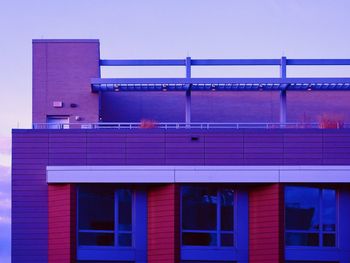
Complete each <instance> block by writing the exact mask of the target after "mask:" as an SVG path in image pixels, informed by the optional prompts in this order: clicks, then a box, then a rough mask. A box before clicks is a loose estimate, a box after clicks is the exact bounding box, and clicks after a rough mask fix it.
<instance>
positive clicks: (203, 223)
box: [182, 186, 217, 230]
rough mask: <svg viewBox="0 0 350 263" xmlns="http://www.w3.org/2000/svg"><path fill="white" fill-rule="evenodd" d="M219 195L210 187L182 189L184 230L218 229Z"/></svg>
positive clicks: (187, 187)
mask: <svg viewBox="0 0 350 263" xmlns="http://www.w3.org/2000/svg"><path fill="white" fill-rule="evenodd" d="M216 203H217V193H216V191H215V190H213V189H210V188H209V187H192V186H185V187H183V189H182V229H191V230H215V229H216V218H217V213H216Z"/></svg>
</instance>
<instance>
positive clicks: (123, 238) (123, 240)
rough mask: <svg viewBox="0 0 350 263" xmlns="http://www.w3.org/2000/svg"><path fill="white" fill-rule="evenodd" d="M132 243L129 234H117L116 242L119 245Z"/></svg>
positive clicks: (127, 245) (123, 245)
mask: <svg viewBox="0 0 350 263" xmlns="http://www.w3.org/2000/svg"><path fill="white" fill-rule="evenodd" d="M131 243H132V237H131V234H119V236H118V244H119V246H121V247H130V246H131Z"/></svg>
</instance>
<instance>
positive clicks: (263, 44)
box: [0, 0, 350, 263]
mask: <svg viewBox="0 0 350 263" xmlns="http://www.w3.org/2000/svg"><path fill="white" fill-rule="evenodd" d="M349 10H350V1H349V0H174V1H166V0H147V1H145V0H143V1H141V0H139V1H133V0H103V1H101V0H89V1H86V0H75V1H69V0H60V1H47V0H45V1H44V0H42V1H39V0H30V1H28V0H22V1H19V0H11V1H10V0H8V1H6V0H2V1H1V7H0V35H1V36H2V37H1V41H0V50H1V59H0V72H1V82H2V84H1V91H2V93H1V95H0V121H1V122H0V125H1V126H0V262H2V263H8V262H10V261H9V254H10V245H9V243H10V194H9V193H10V190H9V189H10V168H9V166H10V162H11V159H10V129H11V128H16V127H20V128H25V127H26V128H28V127H30V123H31V83H32V80H31V70H32V64H31V63H32V61H31V55H32V54H31V40H32V39H41V38H65V39H67V38H94V39H96V38H98V39H100V42H101V57H102V58H130V59H132V58H184V57H186V56H188V55H189V56H191V57H193V58H279V57H281V56H282V55H285V56H287V57H290V58H350V34H349V33H348V31H349V26H350V16H349V15H348V13H349ZM246 70H247V72H243V71H242V72H241V71H238V73H236V74H240V75H244V74H247V75H249V74H255V76H262V75H263V76H265V75H269V74H276V73H277V71H276V70H271V71H266V72H256V71H254V70H255V69H254V68H252V69H246ZM249 70H250V71H249ZM120 72H122V73H123V74H124V75H125V76H134V77H138V76H144V75H147V74H156V73H155V72H149V71H147V70H145V69H135V70H134V71H130V70H124V69H122V70H121V71H120ZM120 72H119V73H117V72H113V71H112V70H109V71H104V74H105V76H110V75H116V76H118V75H120V74H121V73H120ZM159 72H160V73H157V74H169V75H170V74H171V72H169V71H168V70H163V71H159ZM300 72H301V71H299V72H298V71H291V74H292V73H293V74H298V73H300ZM310 72H311V73H312V74H315V75H323V74H328V75H329V74H331V75H332V76H340V75H341V76H344V75H346V76H350V67H344V68H343V69H342V70H338V69H334V68H328V69H327V72H326V71H320V70H312V69H311V71H310ZM208 73H210V74H211V75H212V76H219V75H220V74H224V73H225V72H224V71H223V73H222V72H221V71H217V70H216V69H208V71H207V72H205V71H203V72H197V73H196V72H195V74H198V75H201V74H208ZM173 74H175V75H179V74H182V71H178V72H177V71H175V72H174V73H173ZM231 76H235V75H231Z"/></svg>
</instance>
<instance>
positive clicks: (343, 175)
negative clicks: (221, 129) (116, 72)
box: [46, 165, 350, 183]
mask: <svg viewBox="0 0 350 263" xmlns="http://www.w3.org/2000/svg"><path fill="white" fill-rule="evenodd" d="M46 170H47V172H46V173H47V182H48V183H279V182H281V183H289V182H291V183H292V182H293V183H298V182H303V183H308V182H313V183H349V182H350V166H339V165H336V166H333V165H320V166H314V165H312V166H142V165H141V166H138V165H136V166H47V168H46Z"/></svg>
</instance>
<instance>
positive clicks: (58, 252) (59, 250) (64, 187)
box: [48, 184, 76, 263]
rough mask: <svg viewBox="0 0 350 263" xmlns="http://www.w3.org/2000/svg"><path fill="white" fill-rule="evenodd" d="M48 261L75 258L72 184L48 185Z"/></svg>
mask: <svg viewBox="0 0 350 263" xmlns="http://www.w3.org/2000/svg"><path fill="white" fill-rule="evenodd" d="M48 206H49V263H73V262H75V258H76V190H75V186H74V185H72V184H52V185H49V204H48Z"/></svg>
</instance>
